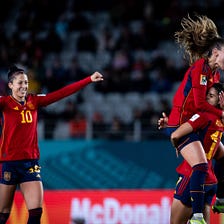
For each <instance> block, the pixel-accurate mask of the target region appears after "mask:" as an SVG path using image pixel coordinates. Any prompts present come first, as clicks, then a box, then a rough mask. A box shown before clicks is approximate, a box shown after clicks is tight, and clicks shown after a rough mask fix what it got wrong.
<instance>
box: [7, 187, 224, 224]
mask: <svg viewBox="0 0 224 224" xmlns="http://www.w3.org/2000/svg"><path fill="white" fill-rule="evenodd" d="M172 194H173V191H172V190H80V191H79V190H71V191H45V195H44V207H43V209H44V213H43V216H42V222H41V223H42V224H75V223H79V224H84V223H85V224H169V216H170V206H171V203H172ZM222 219H223V217H222V215H218V214H213V213H211V224H221V223H223V222H222ZM26 220H27V210H26V207H25V203H24V201H23V198H22V195H21V193H20V192H16V195H15V201H14V205H13V209H12V213H11V215H10V219H9V222H8V224H15V223H19V224H23V223H24V224H25V223H26ZM82 220H83V221H82Z"/></svg>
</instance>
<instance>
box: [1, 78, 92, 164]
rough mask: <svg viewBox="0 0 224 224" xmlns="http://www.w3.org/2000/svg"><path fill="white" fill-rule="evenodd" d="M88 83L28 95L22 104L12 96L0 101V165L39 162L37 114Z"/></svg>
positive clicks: (77, 83) (79, 82)
mask: <svg viewBox="0 0 224 224" xmlns="http://www.w3.org/2000/svg"><path fill="white" fill-rule="evenodd" d="M90 82H91V78H90V77H87V78H85V79H83V80H81V81H78V82H75V83H72V84H70V85H67V86H65V87H64V88H61V89H59V90H57V91H54V92H52V93H49V94H47V95H43V94H41V95H33V94H28V95H27V97H26V101H25V102H24V104H20V103H19V102H18V101H16V100H15V99H14V98H13V97H12V96H2V97H0V111H1V112H2V119H3V120H2V135H1V138H0V161H15V160H25V159H39V156H40V153H39V147H38V138H37V110H38V108H39V107H43V106H47V105H49V104H51V103H54V102H56V101H58V100H60V99H62V98H64V97H66V96H69V95H71V94H73V93H75V92H77V91H78V90H80V89H81V88H83V87H84V86H86V85H87V84H89V83H90Z"/></svg>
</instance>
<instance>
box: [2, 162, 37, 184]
mask: <svg viewBox="0 0 224 224" xmlns="http://www.w3.org/2000/svg"><path fill="white" fill-rule="evenodd" d="M27 181H41V175H40V166H39V163H38V160H21V161H9V162H8V161H7V162H1V163H0V183H2V184H7V185H16V184H20V183H23V182H27Z"/></svg>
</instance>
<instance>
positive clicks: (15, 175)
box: [0, 66, 103, 224]
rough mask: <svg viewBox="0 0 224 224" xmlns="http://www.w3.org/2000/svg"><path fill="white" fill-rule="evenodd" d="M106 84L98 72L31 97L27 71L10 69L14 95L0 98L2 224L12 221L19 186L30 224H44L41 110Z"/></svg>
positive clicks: (10, 83) (0, 202)
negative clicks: (39, 142)
mask: <svg viewBox="0 0 224 224" xmlns="http://www.w3.org/2000/svg"><path fill="white" fill-rule="evenodd" d="M102 80H103V76H102V74H100V73H99V72H95V73H93V74H92V75H91V76H89V77H87V78H85V79H83V80H80V81H78V82H74V83H72V84H69V85H67V86H65V87H63V88H61V89H59V90H57V91H54V92H51V93H48V94H46V95H44V94H40V95H38V94H37V95H36V94H35V95H34V94H28V84H29V81H28V77H27V74H26V73H25V71H24V70H23V69H21V68H18V67H16V66H12V67H11V68H10V70H9V72H8V87H9V89H10V90H11V94H10V95H8V96H1V97H0V111H1V114H2V121H1V122H2V133H1V137H0V224H5V223H6V222H7V220H8V218H9V215H10V211H11V208H12V204H13V199H14V194H15V191H16V188H17V186H19V187H20V190H21V192H22V194H23V197H24V200H25V203H26V207H27V209H28V212H29V217H28V221H27V223H28V224H39V223H40V219H41V215H42V203H43V185H42V180H41V174H40V173H41V172H40V165H39V162H38V161H39V158H40V152H39V147H38V136H37V116H38V108H40V107H45V106H47V105H49V104H51V103H54V102H56V101H58V100H60V99H62V98H64V97H67V96H69V95H71V94H73V93H75V92H77V91H79V90H80V89H82V88H84V87H85V86H87V85H88V84H90V83H92V82H99V81H102Z"/></svg>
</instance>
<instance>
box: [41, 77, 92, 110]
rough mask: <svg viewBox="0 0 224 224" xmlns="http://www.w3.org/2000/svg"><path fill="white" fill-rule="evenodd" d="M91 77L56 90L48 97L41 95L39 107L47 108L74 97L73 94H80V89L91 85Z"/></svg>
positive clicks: (47, 95)
mask: <svg viewBox="0 0 224 224" xmlns="http://www.w3.org/2000/svg"><path fill="white" fill-rule="evenodd" d="M91 82H92V80H91V77H90V76H89V77H87V78H85V79H82V80H80V81H78V82H74V83H72V84H69V85H67V86H65V87H63V88H61V89H59V90H56V91H54V92H51V93H48V94H46V95H43V94H42V95H39V96H38V97H37V104H38V105H39V106H47V105H49V104H51V103H54V102H56V101H58V100H61V99H63V98H65V97H67V96H70V95H72V94H73V93H76V92H78V91H79V90H80V89H82V88H84V87H85V86H86V85H88V84H89V83H91Z"/></svg>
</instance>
